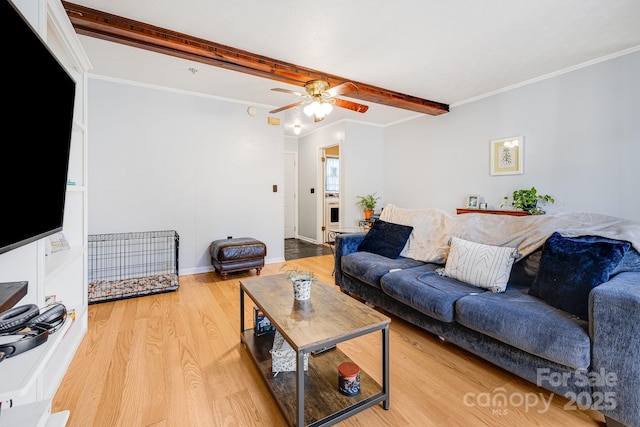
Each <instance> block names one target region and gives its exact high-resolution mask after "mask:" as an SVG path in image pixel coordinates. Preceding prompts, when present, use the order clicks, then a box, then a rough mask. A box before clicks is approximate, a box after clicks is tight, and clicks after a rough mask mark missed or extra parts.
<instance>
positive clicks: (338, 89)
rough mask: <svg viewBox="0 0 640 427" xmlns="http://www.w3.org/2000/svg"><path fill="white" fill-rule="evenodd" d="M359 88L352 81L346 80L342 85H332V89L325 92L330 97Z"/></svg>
mask: <svg viewBox="0 0 640 427" xmlns="http://www.w3.org/2000/svg"><path fill="white" fill-rule="evenodd" d="M357 90H358V86H356V85H355V84H353V83H351V82H345V83H342V84H341V85H338V86H335V87H332V88H331V89H327V91H325V94H326V95H327V96H328V97H330V98H333V97H334V96H338V95H342V94H345V93H349V92H355V91H357Z"/></svg>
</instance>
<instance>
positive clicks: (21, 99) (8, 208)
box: [0, 0, 76, 254]
mask: <svg viewBox="0 0 640 427" xmlns="http://www.w3.org/2000/svg"><path fill="white" fill-rule="evenodd" d="M0 3H2V6H0V7H1V8H2V10H1V11H0V34H2V37H1V38H0V40H3V43H2V63H3V67H4V68H5V73H4V74H3V76H4V77H3V80H4V84H3V87H4V89H3V91H2V104H3V106H4V108H3V112H2V113H0V117H2V128H3V135H4V136H3V137H2V142H1V145H2V146H1V148H0V153H1V155H0V179H1V180H2V182H3V183H4V184H3V186H2V190H1V194H2V196H1V197H0V204H1V209H2V216H1V217H2V227H0V254H2V253H5V252H7V251H10V250H13V249H16V248H18V247H20V246H23V245H26V244H28V243H31V242H34V241H36V240H38V239H41V238H43V237H46V236H48V235H51V234H53V233H56V232H58V231H61V230H62V223H63V218H64V206H65V196H66V191H67V170H68V167H69V152H70V147H71V133H72V126H73V107H74V100H75V90H76V84H75V81H74V79H73V78H72V77H71V75H70V74H69V73H67V71H66V69H65V68H64V67H63V66H62V64H61V63H60V62H59V61H58V59H57V58H56V57H55V55H54V54H53V53H52V52H51V51H50V50H49V48H48V47H47V45H46V44H45V43H44V41H43V40H42V39H41V38H40V36H39V35H38V34H37V32H36V31H35V30H34V29H33V28H32V27H31V25H30V24H29V23H28V21H27V20H26V19H25V18H24V17H23V15H22V14H21V13H20V12H19V10H18V9H17V8H16V7H15V6H14V5H13V3H12V2H11V1H9V0H0Z"/></svg>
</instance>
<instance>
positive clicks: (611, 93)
mask: <svg viewBox="0 0 640 427" xmlns="http://www.w3.org/2000/svg"><path fill="white" fill-rule="evenodd" d="M638 76H640V52H635V53H631V54H628V55H625V56H621V57H618V58H614V59H611V60H609V61H606V62H602V63H598V64H595V65H591V66H589V67H585V68H582V69H578V70H575V71H572V72H569V73H565V74H562V75H558V76H555V77H552V78H549V79H546V80H542V81H539V82H537V83H534V84H531V85H528V86H524V87H521V88H517V89H513V90H511V91H508V92H504V93H501V94H497V95H494V96H491V97H488V98H484V99H481V100H478V101H476V102H472V103H468V104H464V105H461V106H459V107H457V108H452V109H451V111H450V112H449V113H448V114H444V115H441V116H437V117H431V116H425V117H421V118H419V119H416V120H413V121H409V122H405V123H401V124H397V125H394V126H390V127H388V128H386V129H385V132H384V154H385V163H384V171H385V174H384V176H385V181H384V193H385V195H386V199H385V202H388V203H393V204H395V205H398V206H402V207H437V208H441V209H444V210H447V211H449V212H451V213H454V212H455V209H456V208H457V207H461V206H463V203H464V198H465V196H466V195H467V194H479V195H481V196H483V197H484V198H485V200H486V201H487V202H488V204H489V205H490V206H492V205H493V206H495V207H499V205H500V203H501V202H502V201H503V197H504V196H506V195H510V194H511V193H512V192H513V191H514V190H516V189H520V188H529V187H531V186H535V187H536V188H537V189H538V190H539V192H542V193H543V194H550V195H552V196H553V197H554V198H555V199H556V203H555V204H553V205H547V206H545V209H546V210H547V212H549V213H552V212H557V211H588V212H598V213H603V214H607V215H614V216H619V217H623V218H628V219H640V197H638V194H639V193H638V183H640V79H639V78H638ZM516 135H524V174H523V175H510V176H490V174H489V141H490V140H493V139H500V138H503V137H510V136H516Z"/></svg>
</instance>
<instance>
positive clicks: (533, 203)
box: [500, 187, 555, 215]
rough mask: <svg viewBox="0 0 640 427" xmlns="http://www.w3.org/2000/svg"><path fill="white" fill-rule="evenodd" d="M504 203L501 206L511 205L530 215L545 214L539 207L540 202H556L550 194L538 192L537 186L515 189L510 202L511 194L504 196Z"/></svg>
mask: <svg viewBox="0 0 640 427" xmlns="http://www.w3.org/2000/svg"><path fill="white" fill-rule="evenodd" d="M504 200H505V201H504V203H502V205H500V206H504V205H510V206H512V207H514V208H516V209H522V210H523V211H525V212H527V213H529V215H540V214H544V211H543V210H542V209H541V208H539V207H538V203H541V204H545V203H555V200H554V199H553V197H551V196H550V195H548V194H544V195H542V194H538V190H537V189H536V187H531V188H530V189H522V190H515V191H514V192H513V194H512V195H511V201H510V202H509V196H504Z"/></svg>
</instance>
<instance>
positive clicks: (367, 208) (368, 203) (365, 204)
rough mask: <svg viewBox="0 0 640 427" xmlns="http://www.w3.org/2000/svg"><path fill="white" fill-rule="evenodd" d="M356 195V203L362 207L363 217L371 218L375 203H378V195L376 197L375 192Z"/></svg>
mask: <svg viewBox="0 0 640 427" xmlns="http://www.w3.org/2000/svg"><path fill="white" fill-rule="evenodd" d="M356 197H357V199H358V201H357V202H356V205H357V206H360V208H362V211H363V212H364V219H369V218H371V215H372V214H373V212H375V209H376V204H377V203H378V200H380V197H377V196H376V193H372V194H367V195H366V196H356Z"/></svg>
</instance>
